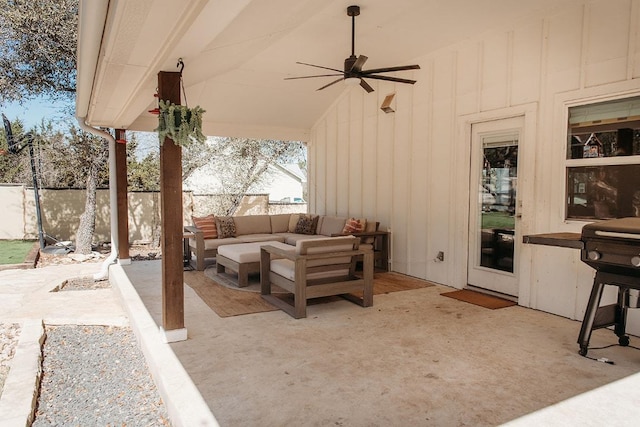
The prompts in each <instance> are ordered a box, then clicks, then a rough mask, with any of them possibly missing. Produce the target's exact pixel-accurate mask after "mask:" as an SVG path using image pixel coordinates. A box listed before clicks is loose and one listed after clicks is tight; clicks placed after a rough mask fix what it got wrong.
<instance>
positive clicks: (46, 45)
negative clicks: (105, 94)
mask: <svg viewBox="0 0 640 427" xmlns="http://www.w3.org/2000/svg"><path fill="white" fill-rule="evenodd" d="M77 27H78V0H49V1H36V2H33V1H28V0H0V94H1V95H0V96H1V97H2V98H1V99H2V101H3V102H6V101H23V100H26V99H31V98H35V97H39V96H44V97H47V98H50V99H60V98H62V99H67V100H71V99H73V96H74V94H75V91H76V59H77V58H76V50H77ZM70 133H71V136H70V139H69V140H68V141H67V143H66V144H65V142H64V138H59V137H58V138H54V139H43V140H41V141H40V142H41V143H40V144H39V145H38V147H39V158H40V159H41V166H42V167H41V174H40V175H41V177H42V179H43V180H46V179H47V178H53V179H54V180H55V182H57V183H58V185H59V184H60V183H64V182H66V183H67V184H71V183H73V184H74V185H76V184H78V183H79V182H80V181H82V179H81V176H82V177H84V179H85V180H86V181H85V182H84V183H83V184H82V186H83V187H85V188H86V190H87V194H86V202H85V212H84V213H83V214H82V215H81V217H80V222H79V225H78V231H77V233H76V234H77V239H76V252H78V253H88V252H90V251H91V240H92V236H93V232H94V230H95V199H96V189H97V187H98V185H99V180H100V178H101V176H102V177H104V175H105V167H104V165H105V163H106V158H107V155H108V149H107V146H106V144H105V143H104V142H103V140H102V139H101V138H97V137H95V136H93V135H90V134H88V133H85V132H81V131H79V130H78V129H77V128H76V127H75V126H72V127H71V128H70ZM47 148H52V149H51V150H50V151H48V152H47V151H46V149H47ZM45 154H48V155H49V156H50V157H51V159H52V162H50V163H47V162H44V161H42V159H43V158H44V157H45ZM44 165H47V166H49V169H45V168H44ZM50 165H55V166H54V167H50ZM66 166H69V167H66ZM80 174H82V175H80Z"/></svg>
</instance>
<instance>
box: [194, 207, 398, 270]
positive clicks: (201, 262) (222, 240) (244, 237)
mask: <svg viewBox="0 0 640 427" xmlns="http://www.w3.org/2000/svg"><path fill="white" fill-rule="evenodd" d="M193 221H194V225H193V226H185V231H186V232H187V233H190V234H191V236H189V238H188V245H187V246H188V253H187V255H188V258H189V259H190V260H192V262H193V259H194V258H195V268H196V270H199V271H202V270H204V268H205V259H206V258H214V257H216V255H217V254H218V248H219V247H220V246H222V245H230V244H237V243H254V242H273V241H276V242H282V243H286V244H288V245H292V246H295V245H296V242H298V241H300V240H308V239H317V238H326V237H334V236H343V235H345V234H351V235H354V236H358V237H360V238H361V240H362V244H361V247H363V248H365V247H367V246H366V245H369V247H371V248H372V249H374V251H375V253H376V255H377V257H376V260H377V264H376V265H377V266H378V267H379V268H382V269H386V268H387V259H388V253H389V252H388V233H386V232H380V231H378V226H379V223H377V222H375V221H367V220H366V219H356V218H347V217H338V216H328V215H313V214H277V215H247V216H235V217H214V216H213V215H209V216H206V217H200V218H193ZM358 223H359V224H360V225H361V228H362V229H360V230H359V229H358V228H357V225H358Z"/></svg>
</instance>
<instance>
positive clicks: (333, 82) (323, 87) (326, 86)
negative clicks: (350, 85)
mask: <svg viewBox="0 0 640 427" xmlns="http://www.w3.org/2000/svg"><path fill="white" fill-rule="evenodd" d="M342 80H344V77H341V78H339V79H338V80H334V81H332V82H331V83H329V84H328V85H324V86H322V87H321V88H318V89H316V90H322V89H326V88H328V87H329V86H331V85H334V84H336V83H338V82H341V81H342Z"/></svg>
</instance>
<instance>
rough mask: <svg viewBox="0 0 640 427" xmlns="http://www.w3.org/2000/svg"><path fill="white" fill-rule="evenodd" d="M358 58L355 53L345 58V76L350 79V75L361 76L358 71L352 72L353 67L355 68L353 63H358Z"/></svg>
mask: <svg viewBox="0 0 640 427" xmlns="http://www.w3.org/2000/svg"><path fill="white" fill-rule="evenodd" d="M357 60H358V58H357V57H356V56H355V55H351V56H350V57H348V58H347V59H345V60H344V78H345V79H348V78H349V77H360V76H358V75H357V73H352V72H351V69H352V68H353V64H355V63H356V61H357Z"/></svg>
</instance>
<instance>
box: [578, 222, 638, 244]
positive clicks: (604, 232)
mask: <svg viewBox="0 0 640 427" xmlns="http://www.w3.org/2000/svg"><path fill="white" fill-rule="evenodd" d="M582 238H583V240H584V239H585V238H586V239H589V238H608V239H632V240H640V217H629V218H618V219H610V220H606V221H598V222H594V223H591V224H587V225H585V226H584V227H582Z"/></svg>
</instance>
